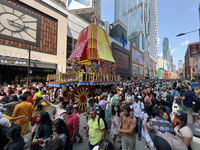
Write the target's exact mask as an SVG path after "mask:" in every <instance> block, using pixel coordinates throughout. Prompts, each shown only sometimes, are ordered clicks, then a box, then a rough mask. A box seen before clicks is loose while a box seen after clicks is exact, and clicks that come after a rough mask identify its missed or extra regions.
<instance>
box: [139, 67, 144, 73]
mask: <svg viewBox="0 0 200 150" xmlns="http://www.w3.org/2000/svg"><path fill="white" fill-rule="evenodd" d="M139 74H141V75H143V67H139Z"/></svg>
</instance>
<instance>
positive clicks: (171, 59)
mask: <svg viewBox="0 0 200 150" xmlns="http://www.w3.org/2000/svg"><path fill="white" fill-rule="evenodd" d="M170 68H171V69H172V70H173V69H174V65H173V56H172V55H170ZM172 72H173V71H172Z"/></svg>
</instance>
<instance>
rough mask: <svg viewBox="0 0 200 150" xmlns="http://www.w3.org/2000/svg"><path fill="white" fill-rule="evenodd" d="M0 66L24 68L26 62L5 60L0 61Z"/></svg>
mask: <svg viewBox="0 0 200 150" xmlns="http://www.w3.org/2000/svg"><path fill="white" fill-rule="evenodd" d="M0 64H5V65H22V66H26V65H27V62H25V61H18V60H16V61H12V60H7V59H0Z"/></svg>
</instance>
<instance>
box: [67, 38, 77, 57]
mask: <svg viewBox="0 0 200 150" xmlns="http://www.w3.org/2000/svg"><path fill="white" fill-rule="evenodd" d="M76 42H77V39H73V38H71V37H69V36H67V59H68V58H69V56H70V55H71V53H72V52H73V50H74V49H75V45H76Z"/></svg>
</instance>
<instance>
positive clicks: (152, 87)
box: [0, 79, 200, 150]
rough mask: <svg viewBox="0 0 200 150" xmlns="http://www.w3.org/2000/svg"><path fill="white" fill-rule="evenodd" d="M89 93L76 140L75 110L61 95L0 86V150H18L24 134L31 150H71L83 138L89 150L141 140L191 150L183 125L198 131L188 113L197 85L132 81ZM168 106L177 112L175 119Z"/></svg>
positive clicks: (160, 148)
mask: <svg viewBox="0 0 200 150" xmlns="http://www.w3.org/2000/svg"><path fill="white" fill-rule="evenodd" d="M69 89H70V88H69ZM93 89H94V93H95V94H94V95H92V93H88V95H87V103H86V109H85V111H86V112H85V117H86V122H87V126H85V127H84V128H85V134H84V135H81V134H80V133H79V128H80V124H81V122H80V119H79V109H78V108H79V107H78V104H76V100H75V99H73V98H71V99H69V98H66V95H67V94H66V93H67V92H66V91H65V89H60V91H59V90H58V89H56V88H55V89H53V88H50V87H48V85H45V86H44V85H43V84H40V83H39V84H38V83H32V84H31V85H30V86H29V87H27V86H26V85H23V86H22V85H17V84H15V85H7V84H5V85H0V149H3V150H22V149H23V148H24V146H25V145H26V143H27V139H26V138H25V136H24V135H25V134H27V133H31V135H32V136H31V137H32V138H31V146H30V149H31V150H43V149H44V150H72V149H73V145H74V143H76V142H78V143H79V144H81V143H82V142H85V141H86V138H87V137H88V138H89V139H88V141H89V142H88V149H89V150H116V149H117V146H116V142H117V143H119V144H120V149H122V150H128V149H130V150H134V149H136V140H138V141H139V142H141V139H142V138H145V140H146V148H148V149H150V150H180V149H181V150H187V149H188V150H191V149H192V147H191V142H192V140H193V132H192V131H191V129H190V128H189V127H188V126H187V124H188V123H190V124H195V125H198V126H200V109H199V108H197V107H195V110H194V107H193V102H194V96H195V95H196V96H197V97H200V86H199V83H198V82H195V81H191V82H189V81H185V80H179V79H177V80H135V81H123V82H120V84H119V85H112V86H111V87H110V90H109V91H107V90H104V88H101V87H100V86H98V87H96V88H93ZM173 103H176V104H177V105H178V108H179V111H178V112H176V113H175V114H174V115H172V114H173V113H172V111H173ZM48 107H49V108H50V107H51V108H52V110H53V118H51V117H50V114H49V112H47V108H48ZM184 110H185V111H184ZM193 111H196V114H195V118H194V119H193V115H192V112H193ZM30 126H31V128H30ZM30 129H31V131H30ZM106 133H109V136H110V137H111V138H112V139H113V141H109V140H108V139H106ZM77 137H78V138H79V141H77Z"/></svg>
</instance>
